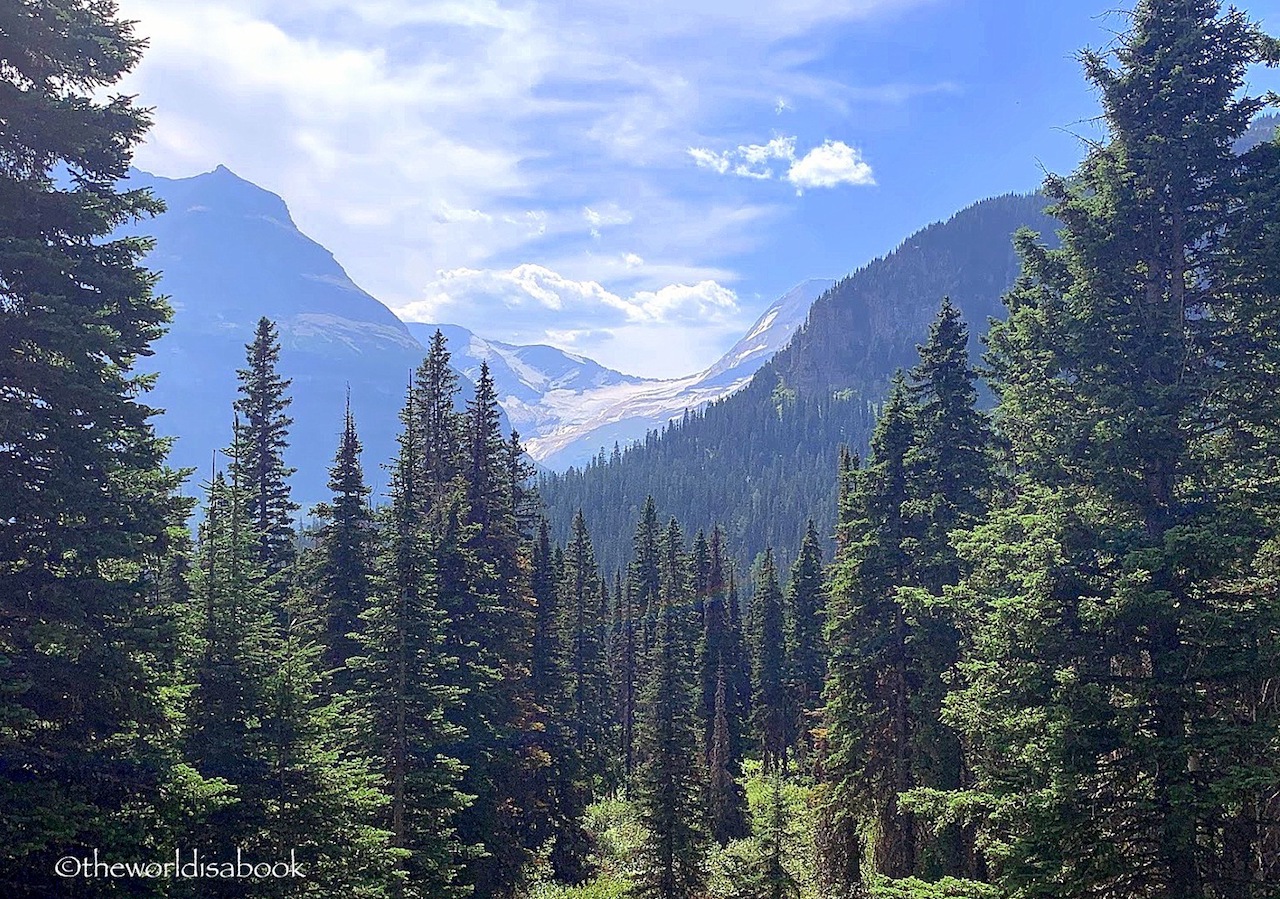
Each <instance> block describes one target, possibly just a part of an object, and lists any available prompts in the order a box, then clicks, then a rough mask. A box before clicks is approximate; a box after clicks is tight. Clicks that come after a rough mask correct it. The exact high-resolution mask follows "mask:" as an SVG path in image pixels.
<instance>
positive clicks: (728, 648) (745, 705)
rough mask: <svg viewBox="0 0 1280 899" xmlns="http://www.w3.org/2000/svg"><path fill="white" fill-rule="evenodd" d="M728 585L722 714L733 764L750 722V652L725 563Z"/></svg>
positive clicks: (730, 569)
mask: <svg viewBox="0 0 1280 899" xmlns="http://www.w3.org/2000/svg"><path fill="white" fill-rule="evenodd" d="M727 571H728V588H727V589H726V591H725V595H726V600H725V618H726V622H725V627H726V630H725V674H726V677H727V681H726V691H727V696H726V703H727V705H726V713H727V714H728V716H729V742H730V746H731V755H732V757H733V759H734V764H735V765H740V763H741V760H742V758H743V757H744V756H745V755H746V750H747V743H748V739H747V734H748V732H749V731H750V725H751V708H752V696H751V652H750V650H749V647H748V645H747V634H746V629H745V627H744V624H743V621H742V606H741V602H740V599H739V595H738V575H737V572H736V571H735V569H734V567H733V565H732V564H731V563H730V564H728V566H727Z"/></svg>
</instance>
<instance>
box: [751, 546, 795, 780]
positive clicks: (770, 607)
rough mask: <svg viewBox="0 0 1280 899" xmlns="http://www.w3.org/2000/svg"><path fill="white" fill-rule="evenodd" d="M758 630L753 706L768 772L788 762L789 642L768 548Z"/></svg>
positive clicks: (759, 587)
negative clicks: (784, 630)
mask: <svg viewBox="0 0 1280 899" xmlns="http://www.w3.org/2000/svg"><path fill="white" fill-rule="evenodd" d="M752 604H753V608H754V610H755V614H754V619H755V632H754V633H753V634H752V643H753V645H752V650H753V652H752V666H751V667H752V681H753V684H754V687H755V702H754V704H753V706H752V712H753V714H754V724H755V733H756V739H757V740H758V741H759V745H760V759H761V761H762V762H763V764H764V770H765V772H766V773H771V772H773V771H776V770H781V769H784V768H785V767H786V764H787V750H788V745H787V731H788V721H787V717H788V716H787V696H786V685H785V683H784V680H785V677H786V671H785V668H786V644H785V642H784V634H783V618H782V587H781V585H779V583H778V570H777V567H776V566H775V564H774V561H773V550H772V549H767V550H765V554H764V559H763V561H762V562H761V563H760V570H759V573H758V574H757V575H756V595H755V597H754V598H753V601H752Z"/></svg>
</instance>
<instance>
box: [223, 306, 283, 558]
mask: <svg viewBox="0 0 1280 899" xmlns="http://www.w3.org/2000/svg"><path fill="white" fill-rule="evenodd" d="M245 352H246V356H247V358H246V367H245V368H242V369H240V370H239V371H237V372H236V377H237V379H238V380H239V382H240V387H239V392H240V395H239V396H238V397H237V398H236V403H235V408H236V413H237V415H238V423H237V428H239V429H240V432H241V433H240V434H238V435H237V437H236V440H237V442H238V444H239V445H240V446H241V447H242V451H241V452H240V453H239V454H237V456H236V457H235V458H233V459H232V464H233V465H234V466H236V472H235V477H236V479H237V480H238V481H239V483H240V485H241V487H242V489H243V490H244V496H245V502H247V503H248V507H247V509H248V520H247V523H248V525H249V526H250V527H252V528H253V530H254V532H255V534H256V539H257V545H258V550H257V559H258V562H259V563H261V564H262V566H263V567H264V568H265V570H266V573H267V575H268V576H270V577H273V578H274V577H279V576H280V575H281V573H282V572H284V571H285V570H286V569H288V568H289V567H290V566H291V565H292V563H293V558H294V548H293V513H294V512H295V511H297V509H298V506H297V504H296V503H294V502H293V500H292V499H290V495H289V478H290V476H291V475H292V474H293V472H294V469H292V468H288V467H286V466H285V464H284V452H285V450H286V449H287V448H288V445H289V425H291V424H293V419H291V418H290V417H289V416H288V415H286V414H285V410H286V409H288V408H289V404H290V403H291V402H292V399H291V398H290V397H289V396H288V394H287V393H286V391H287V390H288V389H289V384H290V381H289V380H288V379H287V378H282V377H280V375H279V373H278V372H277V371H276V366H277V365H278V363H279V361H280V334H279V332H278V331H277V330H276V326H275V324H274V323H273V322H272V321H271V320H270V319H268V318H265V317H264V318H260V319H259V320H258V325H257V328H256V329H255V331H254V335H253V340H252V341H251V342H250V343H249V344H248V345H247V346H246V347H245Z"/></svg>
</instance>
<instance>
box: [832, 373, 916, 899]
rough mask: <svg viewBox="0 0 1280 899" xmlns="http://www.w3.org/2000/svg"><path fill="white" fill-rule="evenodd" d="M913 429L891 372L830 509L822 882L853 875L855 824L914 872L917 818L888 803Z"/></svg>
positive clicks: (905, 771) (906, 776) (896, 735)
mask: <svg viewBox="0 0 1280 899" xmlns="http://www.w3.org/2000/svg"><path fill="white" fill-rule="evenodd" d="M912 440H913V423H912V415H911V408H910V400H909V396H908V393H907V387H906V382H905V379H903V378H902V377H901V376H899V377H898V378H896V379H895V381H894V385H893V388H892V390H891V392H890V394H889V398H888V400H887V401H886V403H885V408H884V411H883V413H882V415H881V417H880V420H879V422H878V423H877V425H876V431H875V434H874V436H873V437H872V441H871V458H870V460H869V462H868V465H867V467H866V468H865V469H863V470H862V471H860V472H858V474H857V477H856V480H855V482H854V485H853V487H852V490H851V492H850V495H849V496H848V497H846V499H845V502H844V503H843V504H842V509H841V516H842V517H841V522H840V526H839V533H840V534H841V544H842V545H841V547H840V551H839V552H838V553H837V555H836V559H835V561H834V562H833V564H832V570H831V578H830V588H829V597H828V608H827V615H826V618H827V625H826V637H827V645H828V653H829V655H828V662H827V671H828V675H827V682H826V685H825V688H824V689H825V699H826V720H825V725H826V731H827V744H828V749H827V758H826V759H825V760H824V762H823V769H824V773H825V776H826V779H827V783H826V785H825V788H824V790H823V802H824V825H825V827H826V828H827V833H825V834H824V835H823V837H822V844H823V850H824V853H825V854H826V856H827V857H826V859H825V861H824V865H823V867H824V870H825V871H826V872H827V876H828V878H830V879H831V882H830V883H829V884H828V886H829V887H830V888H831V889H833V890H835V891H837V892H839V893H847V892H849V891H850V890H852V889H855V888H857V887H859V885H860V883H861V867H862V862H861V860H862V858H863V857H864V847H863V845H862V834H863V833H864V832H868V831H869V832H870V833H871V834H873V835H874V842H873V846H872V852H871V853H870V860H871V862H872V864H873V866H874V870H875V871H876V872H878V873H880V874H883V875H885V876H888V877H906V876H909V875H911V874H912V873H914V866H915V846H916V823H915V821H914V816H913V815H911V814H910V813H908V812H905V811H904V810H902V809H901V808H900V807H899V794H900V793H902V792H904V791H906V790H909V789H912V788H913V787H914V786H916V784H915V783H914V782H913V781H912V767H911V758H910V750H911V745H912V743H911V741H912V709H911V698H912V686H913V678H914V674H913V670H912V668H913V666H912V661H911V655H910V653H911V647H910V645H909V633H910V632H909V629H908V620H907V615H906V612H905V609H904V608H903V606H902V605H901V604H900V603H899V602H898V601H897V588H898V587H899V586H900V585H903V584H906V583H907V574H908V565H909V557H908V555H907V551H906V545H907V544H908V540H909V537H910V534H909V531H908V522H907V521H906V520H905V519H904V517H903V507H904V505H905V504H906V503H907V501H908V498H909V494H908V484H907V464H906V460H907V454H908V452H909V451H910V449H911V445H912Z"/></svg>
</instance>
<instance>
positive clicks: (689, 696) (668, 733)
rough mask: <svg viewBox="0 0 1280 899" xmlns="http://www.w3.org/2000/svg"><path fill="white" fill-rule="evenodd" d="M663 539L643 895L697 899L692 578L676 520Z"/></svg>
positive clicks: (698, 796)
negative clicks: (691, 614) (690, 589)
mask: <svg viewBox="0 0 1280 899" xmlns="http://www.w3.org/2000/svg"><path fill="white" fill-rule="evenodd" d="M661 542H662V546H661V548H660V553H659V557H660V559H661V560H662V561H661V562H660V563H659V578H660V586H659V593H658V596H657V597H656V598H655V605H656V608H654V609H653V610H652V616H653V618H654V619H655V629H654V635H653V645H652V647H651V652H650V653H649V657H648V659H647V663H648V664H647V668H646V671H645V680H644V686H643V689H642V692H641V701H640V708H639V715H638V721H637V728H636V730H637V741H638V742H639V744H640V745H639V747H638V748H639V750H640V753H639V754H640V756H641V759H642V762H641V765H640V770H639V772H638V775H637V779H638V781H639V783H638V789H637V793H638V796H637V798H638V802H639V805H640V812H641V821H642V823H643V825H644V828H645V844H644V853H643V859H642V864H641V874H640V890H639V892H640V895H642V896H651V897H657V899H692V897H694V896H698V895H700V893H701V891H702V888H703V885H704V882H705V877H706V874H705V871H704V868H703V852H704V846H705V842H706V837H705V830H704V814H703V799H704V796H705V793H704V786H703V781H702V776H703V772H704V771H705V768H704V766H703V765H702V764H701V759H700V757H699V747H698V731H699V724H698V719H697V714H696V712H697V705H696V703H697V679H696V677H695V671H694V659H693V656H692V646H691V644H690V643H689V642H688V641H689V638H690V633H691V630H692V628H691V623H690V619H691V616H690V615H689V611H688V610H689V608H690V606H691V603H690V601H689V600H690V597H689V579H690V578H689V571H688V565H687V560H686V559H685V558H684V553H683V547H682V545H681V544H682V542H683V541H682V538H681V535H680V530H679V527H678V526H677V525H676V523H675V522H674V521H672V522H671V524H670V525H669V526H668V527H667V528H666V530H665V531H664V533H663V539H662V541H661Z"/></svg>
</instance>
